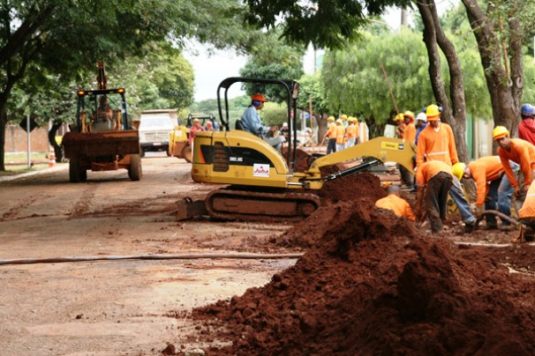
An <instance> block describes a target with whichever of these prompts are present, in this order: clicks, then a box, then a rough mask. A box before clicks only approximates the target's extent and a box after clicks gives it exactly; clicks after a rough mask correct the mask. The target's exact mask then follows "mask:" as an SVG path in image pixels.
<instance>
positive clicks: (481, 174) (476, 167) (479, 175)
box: [453, 156, 518, 231]
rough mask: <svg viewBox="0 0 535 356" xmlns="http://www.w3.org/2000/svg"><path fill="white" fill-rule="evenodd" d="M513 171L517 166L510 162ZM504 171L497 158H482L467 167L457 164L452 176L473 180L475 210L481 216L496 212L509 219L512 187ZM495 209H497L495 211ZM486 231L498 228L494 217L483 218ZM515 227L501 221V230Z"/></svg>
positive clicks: (454, 166) (460, 163)
mask: <svg viewBox="0 0 535 356" xmlns="http://www.w3.org/2000/svg"><path fill="white" fill-rule="evenodd" d="M511 165H512V167H513V170H514V171H516V170H517V169H518V165H517V164H516V163H514V162H511ZM504 172H505V169H504V168H503V165H502V162H501V160H500V157H499V156H489V157H482V158H480V159H478V160H476V161H473V162H470V163H468V165H466V164H464V163H462V162H458V163H456V164H454V165H453V175H454V176H456V177H457V178H458V179H459V180H460V179H461V178H465V179H473V180H474V181H475V183H476V187H477V199H476V209H477V214H478V215H481V214H483V213H484V212H485V210H498V211H499V212H500V213H502V214H504V215H505V216H507V217H511V196H512V195H513V187H512V186H511V183H509V179H508V178H507V176H506V175H505V173H504ZM496 207H497V208H498V209H496ZM485 220H486V222H487V223H486V225H485V229H486V230H495V229H497V228H498V224H497V222H496V217H495V216H494V215H490V214H487V215H486V216H485ZM514 228H515V226H513V225H511V223H510V222H509V221H507V220H505V219H502V225H501V229H502V230H505V231H507V230H512V229H514Z"/></svg>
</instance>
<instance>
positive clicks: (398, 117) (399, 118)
mask: <svg viewBox="0 0 535 356" xmlns="http://www.w3.org/2000/svg"><path fill="white" fill-rule="evenodd" d="M404 118H405V116H403V114H397V115H396V117H395V118H394V121H403V119H404Z"/></svg>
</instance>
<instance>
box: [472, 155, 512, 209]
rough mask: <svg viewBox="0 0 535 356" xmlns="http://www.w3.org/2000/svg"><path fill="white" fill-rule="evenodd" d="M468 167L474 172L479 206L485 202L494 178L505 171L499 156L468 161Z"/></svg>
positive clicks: (473, 177)
mask: <svg viewBox="0 0 535 356" xmlns="http://www.w3.org/2000/svg"><path fill="white" fill-rule="evenodd" d="M468 168H469V169H470V173H471V174H472V179H473V180H474V181H475V182H476V187H477V200H476V205H477V206H483V204H485V197H486V196H487V194H488V193H489V189H490V187H489V184H488V183H490V182H492V181H493V180H496V179H498V178H500V177H501V175H502V173H503V172H504V171H505V170H504V168H503V165H502V162H501V161H500V157H499V156H488V157H482V158H480V159H478V160H476V161H473V162H470V163H468Z"/></svg>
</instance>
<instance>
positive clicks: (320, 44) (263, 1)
mask: <svg viewBox="0 0 535 356" xmlns="http://www.w3.org/2000/svg"><path fill="white" fill-rule="evenodd" d="M247 4H248V5H249V8H250V13H249V15H248V17H247V19H248V22H249V23H250V24H252V25H255V26H258V27H260V28H273V27H275V26H276V25H277V24H279V23H281V22H282V23H283V31H282V36H283V37H284V38H285V39H287V40H288V42H289V43H300V44H305V45H307V44H308V43H313V44H314V45H315V46H316V48H343V47H344V46H345V45H346V43H347V41H352V40H356V39H357V38H358V33H357V31H356V30H357V29H359V28H361V27H363V26H364V25H366V24H367V20H366V16H372V15H378V14H381V13H383V12H384V11H385V10H386V8H387V7H388V6H400V7H406V6H410V4H411V1H410V0H360V1H356V0H352V1H347V0H313V1H304V2H303V1H298V0H276V1H274V0H247Z"/></svg>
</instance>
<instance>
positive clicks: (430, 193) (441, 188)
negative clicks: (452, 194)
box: [425, 172, 452, 232]
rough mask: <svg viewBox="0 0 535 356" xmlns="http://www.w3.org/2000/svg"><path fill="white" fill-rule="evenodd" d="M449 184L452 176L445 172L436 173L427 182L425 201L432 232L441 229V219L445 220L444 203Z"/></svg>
mask: <svg viewBox="0 0 535 356" xmlns="http://www.w3.org/2000/svg"><path fill="white" fill-rule="evenodd" d="M451 185H452V177H451V175H449V174H448V173H445V172H440V173H438V174H437V175H435V176H434V177H433V178H431V179H430V180H429V182H427V185H426V188H425V189H426V197H425V201H426V204H427V214H428V217H429V223H430V224H431V231H433V232H438V231H440V230H442V221H444V220H446V205H447V201H448V193H449V191H450V188H451Z"/></svg>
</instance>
